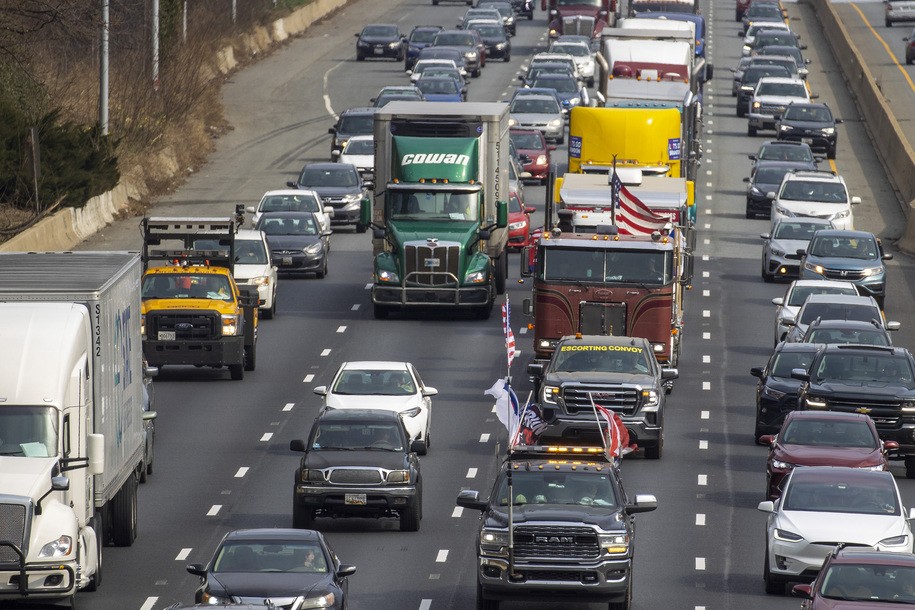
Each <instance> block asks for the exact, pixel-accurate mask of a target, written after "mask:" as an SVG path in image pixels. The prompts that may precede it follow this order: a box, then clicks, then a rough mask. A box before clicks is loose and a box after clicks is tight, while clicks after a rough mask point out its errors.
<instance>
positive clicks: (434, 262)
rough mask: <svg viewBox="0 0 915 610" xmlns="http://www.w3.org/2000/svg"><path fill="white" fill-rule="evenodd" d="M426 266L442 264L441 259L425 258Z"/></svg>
mask: <svg viewBox="0 0 915 610" xmlns="http://www.w3.org/2000/svg"><path fill="white" fill-rule="evenodd" d="M423 264H425V265H426V267H438V266H439V265H441V264H442V261H441V260H440V259H437V258H427V259H426V260H425V261H424V263H423Z"/></svg>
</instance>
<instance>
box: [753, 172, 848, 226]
mask: <svg viewBox="0 0 915 610" xmlns="http://www.w3.org/2000/svg"><path fill="white" fill-rule="evenodd" d="M766 196H767V197H769V198H770V199H771V200H772V222H773V224H774V223H775V221H776V220H778V219H779V218H794V217H805V216H806V217H810V218H825V219H826V220H829V221H832V224H833V226H835V228H837V229H846V230H849V231H851V230H854V228H855V217H854V215H853V214H852V211H851V206H853V205H857V204H859V203H861V198H860V197H849V195H848V189H847V188H846V187H845V180H843V179H842V176H838V175H836V174H834V173H833V172H829V171H816V170H791V171H789V172H788V173H787V174H785V178H784V179H783V180H782V184H781V186H780V187H779V189H778V193H774V192H771V193H766Z"/></svg>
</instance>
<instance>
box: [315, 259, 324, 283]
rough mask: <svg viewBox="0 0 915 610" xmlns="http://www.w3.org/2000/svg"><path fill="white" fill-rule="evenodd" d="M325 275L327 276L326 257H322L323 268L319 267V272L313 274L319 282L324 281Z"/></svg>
mask: <svg viewBox="0 0 915 610" xmlns="http://www.w3.org/2000/svg"><path fill="white" fill-rule="evenodd" d="M326 275H327V257H326V256H325V257H324V266H323V267H321V270H320V271H316V272H315V277H316V278H318V279H319V280H321V279H324V277H325V276H326Z"/></svg>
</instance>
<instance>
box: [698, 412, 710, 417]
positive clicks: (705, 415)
mask: <svg viewBox="0 0 915 610" xmlns="http://www.w3.org/2000/svg"><path fill="white" fill-rule="evenodd" d="M708 418H709V412H708V411H700V412H699V419H708Z"/></svg>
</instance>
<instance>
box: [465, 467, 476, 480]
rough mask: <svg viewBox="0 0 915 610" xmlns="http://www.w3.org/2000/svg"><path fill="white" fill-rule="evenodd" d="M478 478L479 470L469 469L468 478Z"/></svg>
mask: <svg viewBox="0 0 915 610" xmlns="http://www.w3.org/2000/svg"><path fill="white" fill-rule="evenodd" d="M476 476H477V469H476V468H468V469H467V478H468V479H472V478H474V477H476Z"/></svg>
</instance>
